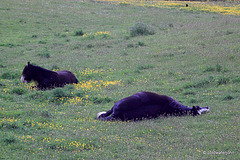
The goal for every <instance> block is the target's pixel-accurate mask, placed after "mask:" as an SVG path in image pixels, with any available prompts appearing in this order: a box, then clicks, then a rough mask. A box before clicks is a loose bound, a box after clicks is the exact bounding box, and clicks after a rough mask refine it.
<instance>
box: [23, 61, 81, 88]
mask: <svg viewBox="0 0 240 160" xmlns="http://www.w3.org/2000/svg"><path fill="white" fill-rule="evenodd" d="M32 80H33V81H35V82H36V83H37V88H38V89H40V90H45V89H51V88H54V87H63V86H64V85H66V84H73V83H78V80H77V78H76V77H75V76H74V74H73V73H72V72H70V71H57V72H54V71H51V70H48V69H45V68H42V67H39V66H35V65H32V64H30V62H28V64H27V65H26V66H25V68H24V69H23V72H22V76H21V81H22V82H25V83H27V82H31V81H32Z"/></svg>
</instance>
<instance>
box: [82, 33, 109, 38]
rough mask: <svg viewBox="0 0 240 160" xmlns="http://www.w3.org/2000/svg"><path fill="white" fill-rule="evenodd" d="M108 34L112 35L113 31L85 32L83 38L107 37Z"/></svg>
mask: <svg viewBox="0 0 240 160" xmlns="http://www.w3.org/2000/svg"><path fill="white" fill-rule="evenodd" d="M108 36H111V32H110V31H98V32H95V33H85V34H84V35H83V38H95V37H103V38H106V37H108Z"/></svg>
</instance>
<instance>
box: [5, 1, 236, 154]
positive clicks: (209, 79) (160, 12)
mask: <svg viewBox="0 0 240 160" xmlns="http://www.w3.org/2000/svg"><path fill="white" fill-rule="evenodd" d="M0 13H1V21H0V27H1V30H0V38H1V40H0V53H1V59H0V64H1V68H0V73H1V75H0V76H1V79H0V80H1V81H0V90H1V94H0V103H1V106H0V107H1V108H0V116H1V117H0V118H1V119H0V135H1V136H0V137H1V139H0V143H1V148H0V152H1V153H2V154H1V156H0V157H1V158H4V159H16V158H20V159H22V158H29V159H32V158H37V159H38V158H42V159H48V158H50V159H52V158H57V159H60V158H61V159H69V158H80V159H103V158H104V159H113V158H114V159H139V158H140V159H155V158H159V159H165V158H171V159H186V158H187V159H208V158H217V159H234V158H239V156H238V151H239V149H240V148H239V127H238V126H239V108H238V107H239V83H240V80H239V73H240V72H239V71H240V67H239V60H240V54H239V52H240V47H239V33H240V31H239V25H240V24H239V23H240V21H239V17H236V16H225V15H219V14H211V13H200V12H187V11H178V10H177V9H172V10H171V9H156V8H142V7H132V6H130V5H111V4H107V3H94V2H79V1H45V0H43V1H37V0H34V1H31V2H29V1H5V0H4V1H2V2H1V6H0ZM136 22H142V23H145V24H149V25H151V26H152V27H153V28H154V29H155V31H156V34H155V35H151V36H139V37H130V36H129V27H132V26H134V24H135V23H136ZM80 30H83V31H84V32H86V33H96V32H99V31H110V32H111V35H110V36H108V38H102V37H101V36H95V37H94V38H93V39H88V38H86V39H84V38H83V37H79V36H74V34H75V31H80ZM139 44H140V45H139ZM142 44H144V45H142ZM48 56H50V58H47V57H48ZM29 60H31V62H32V63H35V64H37V65H40V66H42V67H45V68H48V69H52V68H59V69H67V70H71V71H73V72H74V73H75V74H76V75H77V78H78V79H79V80H81V81H82V82H83V84H87V82H88V84H89V83H93V82H91V80H92V81H95V80H102V81H98V83H97V84H99V86H96V85H95V86H94V87H93V88H91V86H86V87H83V85H82V86H81V85H80V86H75V87H73V86H66V87H65V88H63V89H57V90H51V91H45V92H42V91H35V90H29V89H28V87H29V85H28V86H26V85H23V84H22V83H20V81H19V78H20V75H21V72H22V69H23V67H24V66H25V64H26V62H27V61H29ZM86 68H87V69H88V72H87V70H86ZM94 71H95V72H94ZM119 80H120V84H115V85H110V84H109V85H105V86H104V85H103V82H106V83H110V82H112V81H119ZM143 90H146V91H153V92H157V93H159V94H166V95H169V96H172V97H174V98H175V99H177V100H179V101H180V102H182V103H184V104H185V105H189V106H192V105H195V104H197V105H199V106H210V108H211V112H210V113H209V114H206V115H202V116H198V117H168V118H158V119H155V120H146V121H141V122H128V123H122V122H101V121H100V122H99V121H96V120H95V117H96V114H97V113H98V112H99V111H102V110H107V109H109V108H110V107H111V106H112V105H113V103H114V102H115V101H117V100H118V99H121V98H123V97H126V96H129V95H131V94H133V93H135V92H138V91H143ZM58 96H60V97H70V98H65V99H63V100H54V98H56V97H58ZM74 97H75V98H81V100H76V99H75V100H74V99H73V98H74ZM69 99H73V100H72V101H70V100H69ZM204 151H207V153H209V152H211V153H213V152H214V151H216V152H220V151H222V152H228V151H230V152H231V154H229V155H226V154H220V155H217V154H204V153H205V152H204Z"/></svg>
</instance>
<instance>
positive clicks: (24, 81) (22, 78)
mask: <svg viewBox="0 0 240 160" xmlns="http://www.w3.org/2000/svg"><path fill="white" fill-rule="evenodd" d="M21 81H22V82H23V83H27V81H26V80H25V78H24V76H23V75H22V76H21Z"/></svg>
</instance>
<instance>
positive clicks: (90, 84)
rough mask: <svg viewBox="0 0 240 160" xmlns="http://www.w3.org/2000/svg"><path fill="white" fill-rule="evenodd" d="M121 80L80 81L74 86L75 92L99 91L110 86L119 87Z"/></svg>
mask: <svg viewBox="0 0 240 160" xmlns="http://www.w3.org/2000/svg"><path fill="white" fill-rule="evenodd" d="M120 82H121V80H114V81H108V80H107V81H103V80H89V81H82V82H79V83H78V84H74V86H75V88H76V89H77V90H84V91H86V90H99V89H101V87H108V86H110V85H119V84H120Z"/></svg>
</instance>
